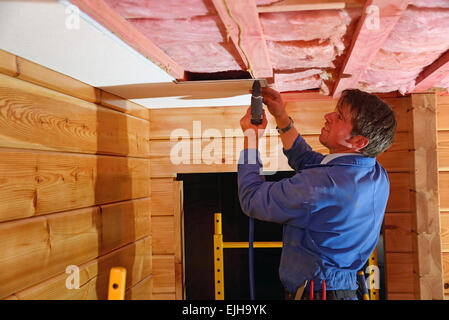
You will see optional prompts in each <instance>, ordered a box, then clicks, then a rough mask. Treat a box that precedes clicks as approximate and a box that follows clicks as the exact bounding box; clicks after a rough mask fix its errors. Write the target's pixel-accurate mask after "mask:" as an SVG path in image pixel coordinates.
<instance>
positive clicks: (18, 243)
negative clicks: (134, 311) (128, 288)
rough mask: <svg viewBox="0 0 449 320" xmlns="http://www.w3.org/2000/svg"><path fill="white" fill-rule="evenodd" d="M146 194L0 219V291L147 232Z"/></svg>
mask: <svg viewBox="0 0 449 320" xmlns="http://www.w3.org/2000/svg"><path fill="white" fill-rule="evenodd" d="M149 204H150V203H149V199H148V198H147V199H139V200H133V201H125V202H118V203H114V204H111V205H106V206H101V207H91V208H85V209H79V210H74V211H66V212H62V213H56V214H51V215H46V216H43V217H36V218H30V219H22V220H19V221H12V222H4V223H0V231H1V232H0V244H1V245H2V246H5V247H4V250H2V252H1V255H0V269H1V270H3V271H2V272H1V273H0V281H2V283H5V284H7V285H2V286H1V288H0V297H1V296H5V295H6V294H10V293H13V292H17V291H19V290H21V289H24V288H26V287H30V286H31V285H34V284H35V283H37V282H40V281H41V280H43V279H47V278H49V277H52V276H54V275H56V274H58V273H61V272H65V268H66V267H67V266H68V265H80V264H83V263H86V262H88V261H90V260H92V259H95V258H97V257H99V256H103V255H105V254H107V253H109V252H111V251H113V250H115V249H118V248H120V247H122V246H124V245H127V244H130V243H132V242H135V241H137V240H139V239H143V238H145V237H148V236H149V234H150V222H149V221H150V210H149V209H150V207H149Z"/></svg>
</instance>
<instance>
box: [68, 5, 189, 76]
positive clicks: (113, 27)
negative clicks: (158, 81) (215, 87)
mask: <svg viewBox="0 0 449 320" xmlns="http://www.w3.org/2000/svg"><path fill="white" fill-rule="evenodd" d="M70 1H71V2H72V3H73V4H74V5H76V6H77V7H78V8H79V9H80V10H82V11H83V12H85V13H86V14H88V15H89V16H91V17H92V18H93V19H95V20H96V21H98V22H99V23H101V24H102V25H103V26H104V27H105V28H106V29H108V30H109V31H111V32H112V33H114V34H115V35H116V36H118V37H119V38H120V39H122V40H123V41H124V42H126V43H127V44H128V45H130V46H131V47H133V48H134V49H135V50H137V51H138V52H140V53H141V54H142V55H144V56H145V57H146V58H148V59H149V60H150V61H152V62H153V63H155V64H156V65H158V66H159V67H160V68H162V69H163V70H165V71H166V72H167V73H168V74H170V75H171V76H172V77H174V78H175V79H179V80H182V79H184V69H183V68H182V67H181V66H179V65H178V64H177V63H176V62H175V61H174V60H172V59H171V58H170V57H169V56H168V55H166V54H165V53H164V52H163V51H162V50H161V49H159V48H158V47H157V46H156V45H155V44H154V43H153V42H151V41H150V40H149V39H148V38H147V37H146V36H144V35H143V34H142V33H141V32H140V31H138V30H137V29H136V28H135V27H134V26H132V25H131V23H129V22H128V21H127V20H126V19H124V18H123V17H122V16H121V15H120V14H118V13H117V12H116V11H114V10H113V9H112V8H111V7H110V6H109V5H107V4H106V3H105V2H104V1H103V0H70Z"/></svg>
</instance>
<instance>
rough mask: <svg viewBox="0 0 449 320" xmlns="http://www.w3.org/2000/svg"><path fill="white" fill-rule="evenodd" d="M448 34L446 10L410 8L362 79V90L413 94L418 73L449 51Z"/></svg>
mask: <svg viewBox="0 0 449 320" xmlns="http://www.w3.org/2000/svg"><path fill="white" fill-rule="evenodd" d="M416 2H421V3H423V2H426V1H422V0H420V1H416ZM427 2H430V1H427ZM448 32H449V9H441V8H417V7H414V6H409V7H408V8H407V10H406V11H405V12H404V13H403V15H402V16H401V18H400V19H399V21H398V23H397V24H396V26H395V27H394V29H393V31H392V32H391V34H390V36H389V37H388V39H387V40H386V42H385V44H384V45H383V47H382V49H381V50H380V51H379V52H378V53H377V55H376V57H375V59H374V61H373V62H372V63H371V64H370V66H369V67H368V69H367V70H366V72H365V73H364V74H363V75H362V77H361V79H360V84H361V88H362V89H364V90H367V91H371V92H390V91H396V90H399V91H400V92H401V93H405V92H409V91H411V90H413V88H414V86H415V79H416V77H417V76H418V75H419V74H420V72H421V71H422V70H423V69H424V68H425V67H426V66H428V65H430V64H431V63H432V62H433V61H435V60H436V59H437V58H438V57H439V56H440V55H441V54H442V53H443V52H445V51H446V50H448V49H449V36H448Z"/></svg>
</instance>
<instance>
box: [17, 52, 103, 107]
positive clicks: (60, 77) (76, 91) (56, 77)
mask: <svg viewBox="0 0 449 320" xmlns="http://www.w3.org/2000/svg"><path fill="white" fill-rule="evenodd" d="M16 59H17V75H16V77H17V78H19V79H21V80H25V81H28V82H31V83H34V84H37V85H39V86H42V87H45V88H48V89H51V90H54V91H57V92H61V93H64V94H67V95H70V96H74V97H76V98H79V99H82V100H84V101H88V102H92V103H98V102H100V91H99V89H97V88H95V87H92V86H91V85H88V84H86V83H84V82H81V81H79V80H76V79H73V78H71V77H69V76H67V75H65V74H62V73H59V72H57V71H54V70H51V69H48V68H46V67H44V66H41V65H39V64H36V63H34V62H31V61H29V60H26V59H23V58H21V57H16Z"/></svg>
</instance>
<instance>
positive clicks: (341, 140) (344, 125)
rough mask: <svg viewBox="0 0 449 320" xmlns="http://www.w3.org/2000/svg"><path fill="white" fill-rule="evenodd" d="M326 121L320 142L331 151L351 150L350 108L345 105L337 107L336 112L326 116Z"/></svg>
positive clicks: (351, 126)
mask: <svg viewBox="0 0 449 320" xmlns="http://www.w3.org/2000/svg"><path fill="white" fill-rule="evenodd" d="M324 119H325V120H326V122H325V123H324V127H323V128H322V129H321V134H320V142H321V144H323V145H324V146H325V147H326V148H328V149H329V151H330V153H337V152H351V151H353V150H352V148H353V145H352V143H351V132H352V128H353V125H352V121H351V114H350V109H349V107H348V106H346V105H343V106H341V107H339V108H338V107H337V108H335V111H334V112H331V113H328V114H326V115H325V116H324Z"/></svg>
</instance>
